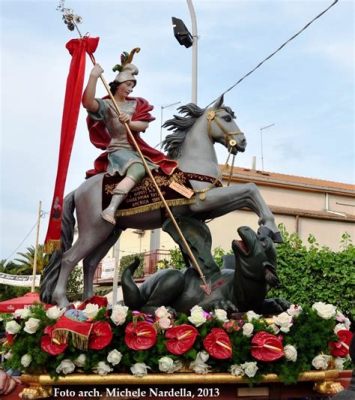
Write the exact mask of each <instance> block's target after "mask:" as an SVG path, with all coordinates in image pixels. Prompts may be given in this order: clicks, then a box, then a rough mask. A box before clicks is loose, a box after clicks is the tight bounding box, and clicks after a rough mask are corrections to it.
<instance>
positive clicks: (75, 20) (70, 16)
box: [57, 0, 212, 295]
mask: <svg viewBox="0 0 355 400" xmlns="http://www.w3.org/2000/svg"><path fill="white" fill-rule="evenodd" d="M57 10H59V11H61V12H62V13H63V21H64V23H65V24H66V25H67V28H68V29H69V30H70V31H73V30H74V29H76V30H77V32H78V34H79V37H80V38H81V39H82V38H83V35H82V34H81V32H80V30H79V28H78V24H79V23H81V22H82V18H81V17H80V16H79V15H76V14H75V13H74V11H73V10H71V9H68V8H65V7H64V0H61V1H60V3H59V6H58V7H57ZM89 57H90V60H91V61H92V63H93V64H94V65H95V64H96V60H95V58H94V56H93V55H92V54H90V53H89ZM100 80H101V82H102V83H103V85H104V87H105V89H106V91H107V94H108V95H109V97H110V99H111V100H112V103H113V106H114V109H115V111H116V113H117V115H120V109H119V107H118V105H117V102H116V100H115V98H114V97H113V95H112V93H111V90H110V87H109V85H108V84H107V82H106V80H105V78H104V77H103V75H102V74H101V75H100ZM124 126H125V128H126V131H127V133H128V136H129V138H130V140H131V142H132V143H133V145H134V147H135V149H136V151H137V153H138V154H139V156H140V158H141V160H142V163H143V165H144V168H145V170H146V172H147V174H148V176H149V178H150V179H151V180H152V182H153V184H154V186H155V189H156V191H157V193H158V195H159V197H160V199H161V201H162V203H163V204H164V207H165V209H166V211H167V213H168V215H169V218H170V219H171V221H172V222H173V224H174V226H175V229H176V231H177V233H178V235H179V236H180V239H181V240H182V243H183V245H184V247H185V250H186V251H187V253H188V255H189V258H190V260H191V263H192V264H193V266H194V267H195V269H196V270H197V272H198V274H199V275H200V278H201V280H202V283H203V284H202V285H201V289H202V290H203V291H204V292H205V293H206V294H207V295H210V294H211V292H212V289H211V285H210V284H208V283H207V281H206V277H205V276H204V274H203V272H202V270H201V268H200V266H199V264H198V262H197V260H196V258H195V256H194V254H193V253H192V251H191V248H190V246H189V244H188V243H187V241H186V239H185V237H184V235H183V233H182V231H181V229H180V227H179V225H178V223H177V222H176V219H175V217H174V215H173V213H172V212H171V209H170V207H169V205H168V203H167V202H166V200H165V198H164V195H163V193H162V192H161V190H160V188H159V185H158V184H157V182H156V180H155V178H154V176H153V174H152V172H151V170H150V168H149V167H148V164H147V162H146V160H145V158H144V155H143V153H142V151H141V149H140V148H139V146H138V143H137V141H136V139H135V137H134V135H133V133H132V131H131V129H130V127H129V125H128V124H127V123H126V122H125V123H124Z"/></svg>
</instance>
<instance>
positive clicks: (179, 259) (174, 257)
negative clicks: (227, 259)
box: [170, 247, 232, 270]
mask: <svg viewBox="0 0 355 400" xmlns="http://www.w3.org/2000/svg"><path fill="white" fill-rule="evenodd" d="M227 254H232V250H230V251H228V252H226V251H225V250H223V249H222V247H216V248H214V249H213V252H212V255H213V258H214V260H215V262H216V264H217V265H218V266H219V268H221V267H222V264H223V256H225V255H227ZM170 259H171V265H173V266H174V268H175V269H180V270H181V269H184V268H186V265H185V262H184V258H183V256H182V253H181V251H180V249H179V248H177V247H175V248H174V249H172V250H170Z"/></svg>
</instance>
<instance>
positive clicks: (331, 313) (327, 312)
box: [312, 301, 336, 319]
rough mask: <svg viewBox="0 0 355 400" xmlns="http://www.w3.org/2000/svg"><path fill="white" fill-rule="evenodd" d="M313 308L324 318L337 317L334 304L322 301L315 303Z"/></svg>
mask: <svg viewBox="0 0 355 400" xmlns="http://www.w3.org/2000/svg"><path fill="white" fill-rule="evenodd" d="M312 309H313V310H315V311H316V312H317V314H318V315H319V316H320V317H321V318H323V319H330V318H333V317H335V314H336V307H335V306H333V304H326V303H323V302H322V301H318V302H317V303H314V304H313V306H312Z"/></svg>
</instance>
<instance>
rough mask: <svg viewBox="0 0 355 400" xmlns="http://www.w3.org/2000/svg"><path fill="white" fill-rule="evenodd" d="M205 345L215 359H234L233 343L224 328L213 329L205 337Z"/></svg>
mask: <svg viewBox="0 0 355 400" xmlns="http://www.w3.org/2000/svg"><path fill="white" fill-rule="evenodd" d="M203 345H204V346H205V349H206V350H207V351H208V353H209V354H210V355H211V356H212V357H214V358H218V359H219V360H224V359H226V358H230V357H232V343H231V341H230V339H229V336H228V334H227V332H226V331H225V330H224V329H222V328H213V329H212V330H211V333H209V334H208V335H207V336H206V337H205V339H204V341H203Z"/></svg>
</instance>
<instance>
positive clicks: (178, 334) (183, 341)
mask: <svg viewBox="0 0 355 400" xmlns="http://www.w3.org/2000/svg"><path fill="white" fill-rule="evenodd" d="M197 336H198V330H197V329H196V328H195V327H194V326H192V325H188V324H182V325H179V326H174V327H172V328H169V329H168V330H167V331H166V332H165V337H166V338H167V339H168V340H167V341H166V348H167V349H168V351H170V353H172V354H175V355H176V356H179V355H181V354H184V353H186V352H187V351H188V350H190V349H191V347H192V346H193V345H194V343H195V340H196V338H197Z"/></svg>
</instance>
